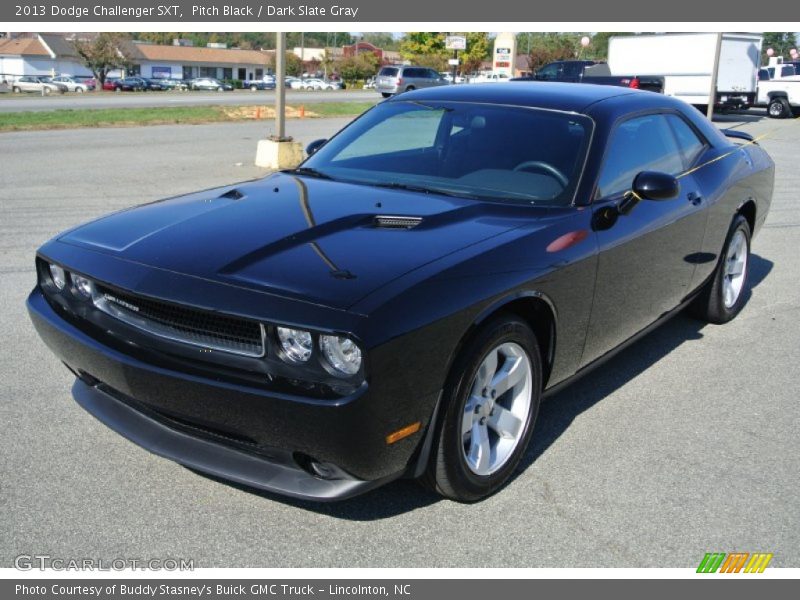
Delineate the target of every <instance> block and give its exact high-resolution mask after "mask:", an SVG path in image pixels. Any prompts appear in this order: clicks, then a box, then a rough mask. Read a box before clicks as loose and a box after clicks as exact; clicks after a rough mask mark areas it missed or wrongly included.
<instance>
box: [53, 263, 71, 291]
mask: <svg viewBox="0 0 800 600" xmlns="http://www.w3.org/2000/svg"><path fill="white" fill-rule="evenodd" d="M50 279H52V281H53V285H55V286H56V288H57V289H59V290H63V289H64V286H65V285H67V274H66V273H65V272H64V269H62V268H61V267H59V266H58V265H54V264H53V263H50Z"/></svg>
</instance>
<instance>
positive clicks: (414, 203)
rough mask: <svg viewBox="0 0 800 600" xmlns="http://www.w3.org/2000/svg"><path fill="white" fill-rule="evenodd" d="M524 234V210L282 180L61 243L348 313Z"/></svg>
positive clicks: (147, 208) (186, 199)
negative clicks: (404, 282) (484, 244)
mask: <svg viewBox="0 0 800 600" xmlns="http://www.w3.org/2000/svg"><path fill="white" fill-rule="evenodd" d="M387 215H388V216H412V217H418V218H420V219H421V221H420V222H419V224H417V225H416V226H414V227H412V228H398V227H397V226H396V224H395V226H391V224H390V226H383V225H381V224H380V223H378V221H379V220H378V219H377V217H378V216H387ZM519 224H520V219H519V216H518V208H517V209H513V208H511V207H508V206H504V205H502V204H499V203H487V202H477V201H474V200H466V199H461V198H451V197H447V196H440V195H433V194H424V193H417V192H408V191H398V190H389V189H381V188H375V187H371V186H366V185H356V184H347V183H341V182H335V181H328V180H322V179H314V178H310V177H298V176H293V175H289V174H283V173H279V174H275V175H272V176H270V177H267V178H265V179H262V180H258V181H253V182H248V183H244V184H239V185H235V186H228V187H224V188H217V189H212V190H206V191H203V192H198V193H194V194H189V195H186V196H180V197H177V198H171V199H167V200H162V201H158V202H154V203H152V204H146V205H142V206H138V207H135V208H132V209H128V210H125V211H122V212H118V213H114V214H112V215H109V216H107V217H103V218H101V219H99V220H97V221H93V222H91V223H89V224H86V225H84V226H81V227H79V228H76V229H74V230H72V231H69V232H67V233H65V234H63V235H62V236H61V238H60V241H61V242H64V243H68V244H72V245H77V246H81V247H84V248H89V249H92V250H95V251H100V252H103V253H107V254H111V255H114V256H116V257H118V258H120V259H124V260H128V261H133V262H137V263H140V264H145V265H149V266H152V267H156V268H159V269H166V270H170V271H174V272H179V273H182V274H186V275H191V276H197V277H202V278H204V279H211V280H215V281H219V282H223V283H230V284H235V285H239V286H247V287H252V288H255V289H258V290H262V291H267V292H270V293H276V294H279V295H283V296H288V297H295V298H299V299H303V300H306V301H311V302H315V303H318V304H322V305H326V306H330V307H334V308H339V309H347V308H349V307H350V306H352V305H353V304H355V303H356V302H357V301H358V300H359V299H361V298H363V297H364V296H366V295H367V294H369V293H371V292H372V291H374V290H376V289H378V288H379V287H381V286H383V285H386V284H387V283H389V282H391V281H392V280H394V279H396V278H398V277H400V276H402V275H404V274H406V273H408V272H410V271H412V270H414V269H416V268H419V267H421V266H422V265H425V264H427V263H429V262H431V261H434V260H436V259H438V258H441V257H443V256H446V255H447V254H450V253H453V252H456V251H458V250H460V249H462V248H464V247H466V246H469V245H471V244H475V243H478V242H480V241H483V240H486V239H487V238H490V237H492V236H495V235H499V234H501V233H503V232H505V231H508V230H509V229H511V228H514V227H515V226H517V225H519ZM109 283H113V282H109Z"/></svg>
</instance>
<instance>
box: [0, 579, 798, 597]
mask: <svg viewBox="0 0 800 600" xmlns="http://www.w3.org/2000/svg"><path fill="white" fill-rule="evenodd" d="M712 579H713V580H715V581H714V582H713V583H712V582H711V580H712ZM756 579H757V578H755V577H747V576H740V577H737V576H721V575H714V574H712V575H707V576H698V577H697V578H696V579H672V580H653V579H629V580H613V579H600V580H589V579H572V580H553V579H502V580H483V579H470V580H460V579H449V580H430V579H416V580H369V579H361V580H345V579H338V580H337V579H329V580H324V579H308V580H296V579H292V580H274V579H261V580H246V581H245V580H234V579H215V580H202V579H191V578H182V579H173V580H165V579H151V580H147V579H130V580H120V579H95V580H77V579H62V580H55V579H40V580H38V581H37V580H32V579H26V580H24V581H23V580H17V581H14V580H4V581H0V597H2V598H4V599H10V598H14V599H15V600H23V599H28V600H89V599H98V598H99V599H102V600H198V599H203V598H208V599H215V600H216V599H218V598H223V599H229V598H230V599H233V598H235V599H237V600H298V599H307V598H317V599H319V600H383V599H387V598H388V599H389V600H442V598H459V600H473V599H474V600H486V598H536V597H564V596H566V597H571V598H604V597H613V598H643V597H647V598H648V600H660V599H662V598H663V599H665V600H674V598H676V597H679V598H681V599H682V600H690V599H692V598H702V599H703V600H705V599H706V598H708V596H709V594H713V595H714V596H719V595H722V594H724V596H725V598H726V599H727V600H738V599H740V598H741V599H743V600H744V599H747V600H750V599H751V598H753V597H754V596H755V595H757V594H758V595H760V596H761V597H764V596H767V597H771V598H789V597H794V594H793V593H792V592H796V588H797V582H796V581H793V580H790V579H774V578H768V579H767V578H761V580H760V581H757V580H756ZM712 587H713V589H712ZM790 594H791V595H790Z"/></svg>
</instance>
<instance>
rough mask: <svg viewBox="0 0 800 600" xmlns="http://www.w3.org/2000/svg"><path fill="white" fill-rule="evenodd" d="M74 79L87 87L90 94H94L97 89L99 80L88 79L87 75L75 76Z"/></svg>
mask: <svg viewBox="0 0 800 600" xmlns="http://www.w3.org/2000/svg"><path fill="white" fill-rule="evenodd" d="M72 78H73V79H74V80H75V81H77V82H78V83H82V84H83V85H85V86H86V87H87V88H88V89H89V91H90V92H93V91H94V90H95V89H97V79H95V78H94V77H88V76H86V75H74V76H73V77H72Z"/></svg>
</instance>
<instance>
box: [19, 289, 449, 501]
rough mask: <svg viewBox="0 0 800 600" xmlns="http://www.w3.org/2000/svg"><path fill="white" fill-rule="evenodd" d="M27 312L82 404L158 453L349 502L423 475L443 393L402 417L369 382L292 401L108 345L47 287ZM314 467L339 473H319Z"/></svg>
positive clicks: (252, 481) (256, 483)
mask: <svg viewBox="0 0 800 600" xmlns="http://www.w3.org/2000/svg"><path fill="white" fill-rule="evenodd" d="M28 310H29V313H30V316H31V319H32V321H33V323H34V326H35V327H36V330H37V332H38V333H39V335H40V336H41V338H42V339H43V340H44V342H45V343H46V344H47V345H48V347H49V348H50V349H51V350H52V351H53V352H54V353H55V354H56V355H57V356H58V357H59V358H60V359H61V360H62V361H63V362H64V363H65V364H66V365H67V367H68V368H69V369H70V370H71V371H72V372H73V373H75V374H76V375H77V376H78V378H79V380H78V381H77V382H76V383H75V386H74V387H73V394H74V396H75V399H76V400H77V401H78V403H79V404H81V406H83V408H85V409H86V410H87V411H89V412H90V413H91V414H93V415H94V416H95V417H97V418H98V419H99V420H100V421H102V422H103V423H105V424H106V425H108V426H109V427H111V428H112V429H114V430H115V431H117V432H119V433H120V434H122V435H123V436H125V437H127V438H128V439H130V440H131V441H133V442H135V443H137V444H139V445H140V446H142V447H144V448H146V449H148V450H150V451H151V452H153V453H155V454H158V455H161V456H165V457H167V458H170V459H172V460H175V461H177V462H180V463H182V464H186V465H188V466H191V467H192V468H195V469H197V470H199V471H203V472H207V473H210V474H213V475H215V476H218V477H221V478H225V479H230V480H233V481H237V482H240V483H243V484H246V485H250V486H253V487H257V488H261V489H265V490H269V491H272V492H276V493H280V494H285V495H289V496H294V497H298V498H304V499H314V500H335V499H342V498H346V497H350V496H353V495H355V494H358V493H362V492H364V491H367V490H369V489H372V488H374V487H376V486H377V485H380V484H382V483H384V482H386V481H388V480H391V479H393V478H396V477H399V476H402V475H404V474H405V473H407V472H409V471H410V470H414V469H416V466H417V457H418V455H419V452H420V449H421V445H422V444H421V442H422V440H423V437H424V435H423V433H422V432H424V431H425V430H426V428H427V425H428V422H429V421H430V418H431V414H430V409H431V407H433V406H434V405H435V403H436V400H437V397H436V396H434V397H431V398H424V399H421V400H422V402H415V404H416V405H417V406H419V407H420V410H424V409H423V408H422V407H427V410H424V413H423V414H413V412H414V411H412V414H408V412H406V413H405V414H400V415H399V414H398V409H399V408H400V406H401V405H402V404H403V403H402V402H397V401H396V400H395V399H393V398H387V397H384V396H383V395H382V394H381V395H379V396H377V397H376V394H375V393H373V392H372V391H371V390H370V388H369V386H367V385H364V386H362V387H361V388H360V389H359V390H358V391H356V392H355V393H353V394H352V395H350V396H347V397H344V398H341V399H338V400H335V401H327V400H317V399H308V398H303V397H294V396H288V395H286V394H281V393H277V392H272V391H270V390H265V389H261V388H255V387H250V386H246V385H241V384H236V383H231V382H227V381H220V380H214V379H210V378H205V377H202V376H199V375H198V374H194V373H186V372H181V371H176V370H172V369H170V368H164V367H163V366H162V365H160V364H153V363H150V362H145V361H143V360H141V359H140V358H139V357H137V356H135V355H133V354H128V353H127V352H123V351H120V350H119V349H116V348H112V347H110V346H108V345H105V344H103V343H101V342H99V341H98V340H96V339H95V338H93V337H92V336H90V335H88V334H87V333H86V332H84V331H83V330H82V329H80V328H78V327H77V326H76V325H74V324H73V323H70V322H69V321H67V320H66V319H64V318H63V317H62V316H61V315H60V314H58V313H57V312H56V310H55V309H54V308H53V307H52V306H51V305H50V304H49V303H48V301H47V300H46V299H45V297H44V295H43V294H42V292H41V290H39V289H38V288H36V289H34V291H33V292H32V293H31V295H30V296H29V298H28ZM417 400H420V399H417ZM392 406H394V407H395V408H394V410H392V409H391V407H392ZM406 406H407V405H406ZM416 420H420V421H422V431H421V432H420V433H418V434H415V435H413V436H411V437H409V438H407V439H404V440H401V441H399V442H397V443H395V444H393V445H387V443H386V439H385V438H386V435H387V434H388V433H389V432H390V431H392V430H394V429H398V428H399V427H400V426H402V425H405V424H407V423H408V422H413V421H416ZM311 461H314V462H317V463H321V464H323V465H326V466H329V467H330V471H331V472H332V473H333V476H332V477H329V478H327V479H324V478H321V477H317V476H315V475H314V474H312V470H311V469H310V464H311Z"/></svg>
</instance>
